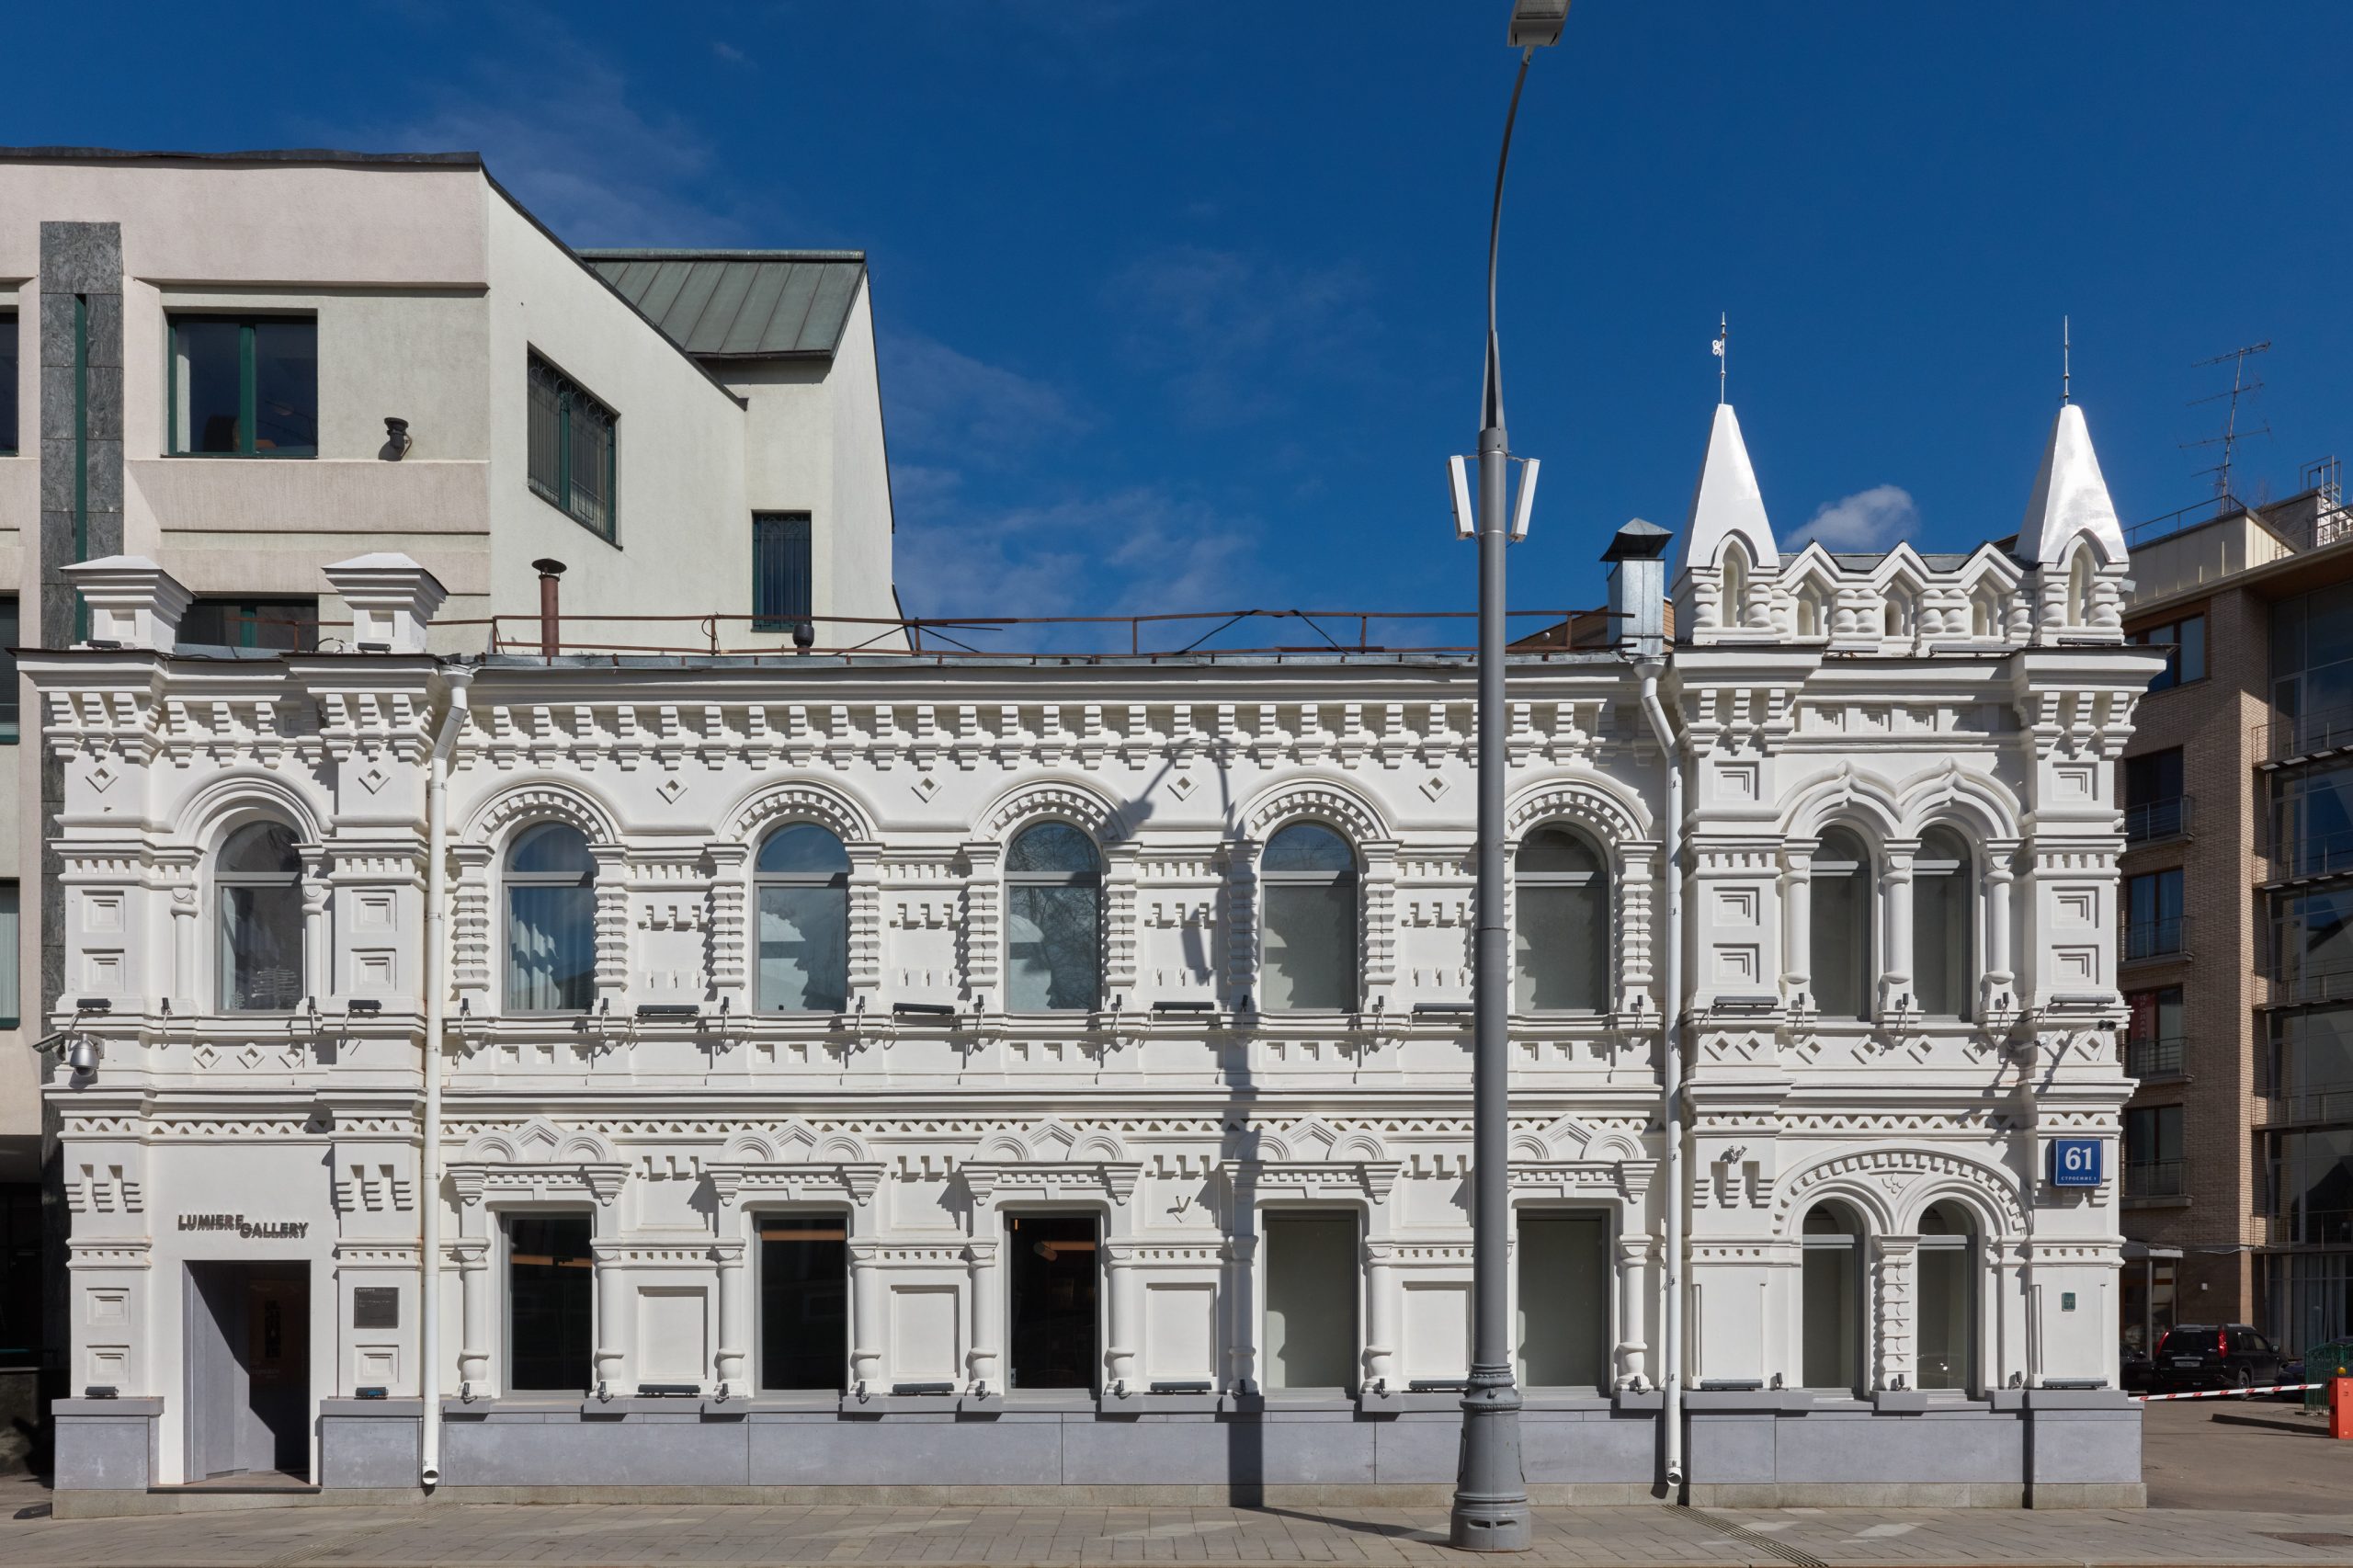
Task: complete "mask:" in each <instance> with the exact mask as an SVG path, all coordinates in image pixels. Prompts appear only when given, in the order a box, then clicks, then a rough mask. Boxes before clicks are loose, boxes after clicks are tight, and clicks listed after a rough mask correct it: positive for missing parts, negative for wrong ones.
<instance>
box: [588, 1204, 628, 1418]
mask: <svg viewBox="0 0 2353 1568" xmlns="http://www.w3.org/2000/svg"><path fill="white" fill-rule="evenodd" d="M588 1250H589V1252H590V1254H591V1255H592V1256H594V1257H595V1258H596V1264H597V1348H596V1352H595V1357H596V1362H597V1387H598V1389H599V1390H600V1391H602V1392H604V1393H605V1394H606V1395H607V1396H608V1398H612V1399H625V1398H627V1397H629V1396H630V1395H631V1394H632V1393H635V1392H637V1391H636V1390H635V1389H633V1388H631V1387H630V1386H629V1381H628V1379H629V1353H628V1351H627V1350H626V1349H625V1348H624V1347H625V1346H627V1345H628V1344H629V1331H630V1324H629V1300H628V1287H629V1273H628V1271H627V1270H626V1269H624V1268H623V1267H621V1255H622V1252H623V1250H624V1249H623V1248H622V1247H621V1245H620V1243H618V1242H610V1241H606V1240H604V1239H602V1238H599V1239H597V1241H594V1242H591V1243H590V1244H589V1246H588Z"/></svg>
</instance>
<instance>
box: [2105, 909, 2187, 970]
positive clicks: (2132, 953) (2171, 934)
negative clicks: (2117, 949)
mask: <svg viewBox="0 0 2353 1568" xmlns="http://www.w3.org/2000/svg"><path fill="white" fill-rule="evenodd" d="M2119 937H2120V943H2121V946H2122V949H2123V953H2122V956H2123V959H2124V961H2125V962H2127V963H2131V962H2134V961H2135V960H2141V959H2162V958H2170V957H2172V956H2173V955H2175V954H2177V953H2185V952H2188V950H2189V916H2188V915H2173V916H2170V917H2169V918H2166V919H2164V920H2128V921H2126V922H2125V923H2124V926H2123V929H2122V930H2121V931H2120V933H2119Z"/></svg>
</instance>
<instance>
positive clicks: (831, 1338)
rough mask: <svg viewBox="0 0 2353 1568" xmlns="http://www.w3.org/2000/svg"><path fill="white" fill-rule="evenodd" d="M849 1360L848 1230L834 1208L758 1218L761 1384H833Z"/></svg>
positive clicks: (800, 1386) (783, 1386) (838, 1381)
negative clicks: (824, 1211) (831, 1211)
mask: <svg viewBox="0 0 2353 1568" xmlns="http://www.w3.org/2000/svg"><path fill="white" fill-rule="evenodd" d="M848 1365H849V1232H848V1229H847V1223H846V1221H844V1220H843V1218H842V1216H840V1215H838V1214H764V1215H762V1216H761V1217H760V1386H761V1387H762V1388H764V1389H834V1390H836V1391H838V1390H839V1389H841V1388H842V1386H843V1379H844V1377H845V1375H846V1369H847V1367H848Z"/></svg>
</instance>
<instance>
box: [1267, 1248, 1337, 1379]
mask: <svg viewBox="0 0 2353 1568" xmlns="http://www.w3.org/2000/svg"><path fill="white" fill-rule="evenodd" d="M1266 1224H1267V1274H1266V1278H1267V1354H1266V1358H1265V1359H1266V1369H1265V1371H1264V1373H1263V1380H1262V1381H1264V1382H1265V1384H1266V1386H1267V1387H1268V1388H1270V1389H1348V1388H1354V1387H1355V1386H1356V1381H1357V1343H1358V1335H1357V1295H1358V1290H1357V1279H1358V1267H1357V1260H1358V1245H1357V1217H1356V1214H1355V1213H1354V1212H1353V1211H1352V1210H1323V1211H1305V1212H1290V1213H1270V1214H1268V1215H1267V1217H1266Z"/></svg>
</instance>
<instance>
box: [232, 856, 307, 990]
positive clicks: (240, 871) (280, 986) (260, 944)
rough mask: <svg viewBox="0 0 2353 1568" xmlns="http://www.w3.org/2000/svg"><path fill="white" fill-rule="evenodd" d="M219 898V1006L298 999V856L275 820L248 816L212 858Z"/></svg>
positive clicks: (300, 905) (300, 954)
mask: <svg viewBox="0 0 2353 1568" xmlns="http://www.w3.org/2000/svg"><path fill="white" fill-rule="evenodd" d="M212 880H213V883H214V886H215V887H216V888H217V889H218V891H219V898H220V903H221V1010H222V1012H224V1013H284V1012H290V1011H292V1010H293V1009H294V1008H296V1007H299V1006H301V1005H302V858H301V855H299V854H298V853H296V851H295V848H294V835H293V833H292V832H291V831H290V830H289V829H288V828H287V827H286V826H285V825H284V824H281V823H274V822H256V823H248V824H246V825H244V827H241V828H239V829H237V830H236V831H235V832H234V833H233V834H231V835H229V837H228V839H227V841H226V842H225V843H223V844H222V846H221V855H220V858H219V859H217V860H216V861H214V862H213V873H212Z"/></svg>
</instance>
